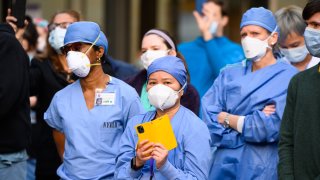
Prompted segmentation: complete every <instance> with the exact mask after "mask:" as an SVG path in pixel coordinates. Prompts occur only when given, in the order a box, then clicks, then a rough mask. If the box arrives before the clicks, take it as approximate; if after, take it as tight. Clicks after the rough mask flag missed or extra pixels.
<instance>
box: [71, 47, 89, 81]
mask: <svg viewBox="0 0 320 180" xmlns="http://www.w3.org/2000/svg"><path fill="white" fill-rule="evenodd" d="M67 63H68V66H69V69H71V71H72V72H73V73H74V74H75V75H77V76H79V77H82V78H83V77H86V76H87V75H88V74H89V72H90V60H89V58H88V56H87V55H86V54H85V53H83V52H78V51H69V52H68V54H67Z"/></svg>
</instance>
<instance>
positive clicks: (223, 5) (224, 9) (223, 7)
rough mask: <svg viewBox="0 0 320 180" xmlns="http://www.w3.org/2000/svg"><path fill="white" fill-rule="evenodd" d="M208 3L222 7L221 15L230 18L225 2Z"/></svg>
mask: <svg viewBox="0 0 320 180" xmlns="http://www.w3.org/2000/svg"><path fill="white" fill-rule="evenodd" d="M208 2H213V3H215V4H216V5H218V6H220V7H221V15H222V16H228V9H227V4H226V2H224V1H223V0H208Z"/></svg>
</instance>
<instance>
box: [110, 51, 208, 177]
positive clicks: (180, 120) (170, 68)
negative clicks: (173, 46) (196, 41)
mask: <svg viewBox="0 0 320 180" xmlns="http://www.w3.org/2000/svg"><path fill="white" fill-rule="evenodd" d="M147 77H148V78H147V79H148V81H147V91H148V98H149V101H150V103H151V104H152V105H153V106H154V107H155V108H156V110H155V111H149V112H148V113H146V114H142V115H138V116H135V117H133V118H132V119H131V120H130V121H129V123H128V125H127V128H126V130H125V132H124V134H123V135H122V137H121V140H120V153H119V155H118V157H117V166H116V173H115V178H116V179H134V178H138V179H152V178H153V179H157V180H161V179H184V180H187V179H207V178H208V173H209V168H210V162H211V157H210V156H211V151H210V135H209V131H208V128H207V127H206V125H205V124H204V123H203V122H202V121H201V120H200V119H199V118H198V117H197V116H196V115H195V114H194V113H193V112H191V111H190V110H188V109H187V108H185V107H183V106H181V105H180V99H181V96H182V95H183V94H184V93H185V91H184V90H185V88H186V83H187V75H186V69H185V66H184V64H183V62H182V60H181V59H179V58H177V57H175V56H164V57H161V58H158V59H156V60H155V61H153V62H152V63H151V65H150V66H149V67H148V69H147ZM165 114H168V116H169V117H170V119H171V121H170V122H171V125H172V128H173V131H174V134H175V137H176V140H177V143H178V146H177V147H176V148H175V149H173V150H171V151H168V150H167V149H165V148H164V147H163V146H162V145H161V144H159V143H156V144H153V143H151V142H148V141H142V142H140V143H138V137H137V134H136V131H135V129H134V127H135V126H136V125H137V124H141V123H144V122H148V121H151V120H153V119H156V118H158V117H161V116H163V115H165ZM136 147H137V148H136ZM148 154H150V155H149V156H148Z"/></svg>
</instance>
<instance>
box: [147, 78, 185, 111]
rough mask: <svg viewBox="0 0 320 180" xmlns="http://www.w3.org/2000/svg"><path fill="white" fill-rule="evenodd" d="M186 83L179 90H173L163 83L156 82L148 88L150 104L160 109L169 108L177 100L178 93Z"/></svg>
mask: <svg viewBox="0 0 320 180" xmlns="http://www.w3.org/2000/svg"><path fill="white" fill-rule="evenodd" d="M186 84H187V83H185V84H184V85H183V87H182V88H181V89H180V90H179V91H175V90H173V89H171V88H170V87H168V86H165V85H163V84H157V85H155V86H153V87H152V88H150V89H149V91H148V99H149V102H150V104H151V105H153V106H154V107H155V108H157V109H160V110H161V111H163V110H165V109H168V108H171V107H172V106H174V104H175V103H176V102H177V99H178V97H179V96H178V94H179V93H180V91H182V90H183V89H184V87H185V86H186Z"/></svg>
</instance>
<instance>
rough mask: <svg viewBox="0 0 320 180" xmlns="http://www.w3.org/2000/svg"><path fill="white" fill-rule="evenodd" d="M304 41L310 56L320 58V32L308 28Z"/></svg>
mask: <svg viewBox="0 0 320 180" xmlns="http://www.w3.org/2000/svg"><path fill="white" fill-rule="evenodd" d="M304 41H305V43H306V46H307V49H308V50H309V52H310V54H311V55H312V56H315V57H320V30H316V29H313V28H309V27H307V28H306V30H305V31H304Z"/></svg>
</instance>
